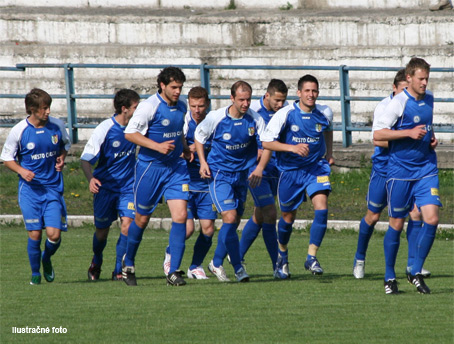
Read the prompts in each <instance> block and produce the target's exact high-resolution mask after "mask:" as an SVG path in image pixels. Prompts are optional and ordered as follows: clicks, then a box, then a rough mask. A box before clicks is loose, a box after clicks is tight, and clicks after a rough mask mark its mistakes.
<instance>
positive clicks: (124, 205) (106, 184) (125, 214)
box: [80, 89, 140, 281]
mask: <svg viewBox="0 0 454 344" xmlns="http://www.w3.org/2000/svg"><path fill="white" fill-rule="evenodd" d="M139 101H140V96H139V95H138V94H137V92H135V91H133V90H129V89H121V90H119V91H118V92H117V93H116V94H115V98H114V107H115V114H114V115H113V116H112V117H111V118H109V119H106V120H105V121H103V122H101V124H99V125H98V126H97V127H96V129H95V130H94V131H93V134H92V135H91V137H90V139H89V140H88V142H87V144H86V145H85V148H84V151H83V152H82V155H81V157H80V160H81V166H82V170H83V171H84V174H85V177H86V178H87V180H88V183H89V190H90V191H91V192H92V193H93V195H94V197H93V211H94V218H95V227H96V230H95V233H94V235H93V259H92V261H91V264H90V267H89V269H88V279H89V280H90V281H97V280H98V279H99V275H100V274H101V265H102V262H103V254H102V253H103V251H104V248H105V247H106V244H107V236H108V235H109V229H110V225H111V224H112V222H113V221H116V220H117V218H118V216H120V221H121V226H120V237H119V238H118V241H117V249H116V252H117V257H116V263H115V268H114V270H113V272H112V280H120V281H121V280H122V274H121V259H122V258H123V255H124V254H125V252H126V243H127V236H128V228H129V225H130V224H131V222H132V220H133V219H134V216H135V212H134V195H133V193H132V186H133V182H134V165H135V161H136V145H135V144H134V143H131V142H129V141H127V140H126V139H125V134H124V130H125V128H126V126H127V125H128V123H129V120H130V119H131V117H132V114H133V113H134V111H135V110H136V108H137V105H138V104H139ZM96 162H98V164H97V166H96V168H95V170H94V172H92V168H91V165H94V164H95V163H96Z"/></svg>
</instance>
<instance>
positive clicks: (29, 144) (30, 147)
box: [27, 142, 35, 149]
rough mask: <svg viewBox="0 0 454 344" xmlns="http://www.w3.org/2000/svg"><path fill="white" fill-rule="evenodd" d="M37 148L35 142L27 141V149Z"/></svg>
mask: <svg viewBox="0 0 454 344" xmlns="http://www.w3.org/2000/svg"><path fill="white" fill-rule="evenodd" d="M33 148H35V144H34V143H33V142H29V143H27V149H33Z"/></svg>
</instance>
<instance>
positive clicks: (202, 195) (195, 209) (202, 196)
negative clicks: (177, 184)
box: [188, 191, 218, 220]
mask: <svg viewBox="0 0 454 344" xmlns="http://www.w3.org/2000/svg"><path fill="white" fill-rule="evenodd" d="M217 217H218V213H217V212H216V207H215V206H214V204H213V201H212V200H211V196H210V192H209V191H200V192H194V191H190V192H189V200H188V219H200V220H215V219H217Z"/></svg>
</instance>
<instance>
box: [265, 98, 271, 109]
mask: <svg viewBox="0 0 454 344" xmlns="http://www.w3.org/2000/svg"><path fill="white" fill-rule="evenodd" d="M263 105H265V109H266V110H267V111H268V112H269V111H271V106H270V102H269V101H268V99H267V98H263Z"/></svg>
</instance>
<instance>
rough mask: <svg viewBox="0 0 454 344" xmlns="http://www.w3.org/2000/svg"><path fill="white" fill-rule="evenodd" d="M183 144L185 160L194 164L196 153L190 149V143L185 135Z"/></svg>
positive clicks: (182, 137) (182, 138)
mask: <svg viewBox="0 0 454 344" xmlns="http://www.w3.org/2000/svg"><path fill="white" fill-rule="evenodd" d="M181 142H182V144H183V158H184V159H186V160H188V161H189V162H192V161H193V160H194V152H193V151H192V150H191V149H190V148H189V146H188V142H187V141H186V138H185V137H184V135H181Z"/></svg>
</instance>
